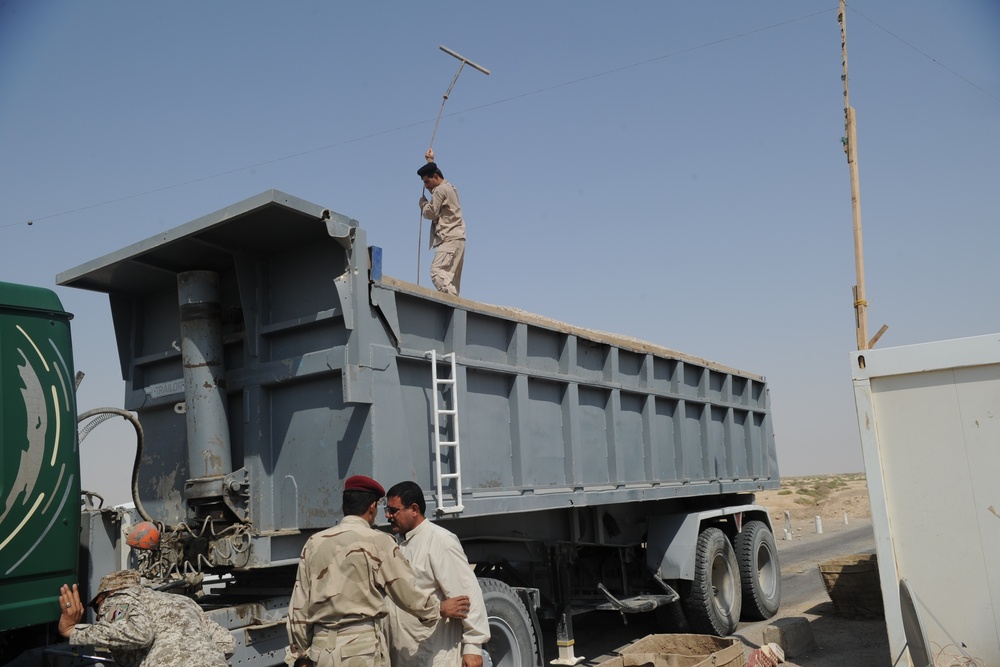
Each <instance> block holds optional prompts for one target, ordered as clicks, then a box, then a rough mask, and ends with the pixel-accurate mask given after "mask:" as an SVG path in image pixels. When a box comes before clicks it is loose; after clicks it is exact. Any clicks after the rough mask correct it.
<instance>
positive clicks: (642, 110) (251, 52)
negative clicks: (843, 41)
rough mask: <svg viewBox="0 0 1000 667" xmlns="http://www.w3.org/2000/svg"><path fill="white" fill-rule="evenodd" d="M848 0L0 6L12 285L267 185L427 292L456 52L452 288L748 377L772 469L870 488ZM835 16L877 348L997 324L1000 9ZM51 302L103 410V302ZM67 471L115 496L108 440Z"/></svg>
mask: <svg viewBox="0 0 1000 667" xmlns="http://www.w3.org/2000/svg"><path fill="white" fill-rule="evenodd" d="M836 8H837V3H836V2H835V1H834V0H825V1H822V2H820V1H814V0H795V1H773V2H746V1H745V0H739V1H736V0H718V1H715V2H694V1H690V2H677V1H666V0H658V1H655V2H654V1H636V2H619V3H608V2H591V1H580V2H568V1H564V2H521V1H519V0H514V1H511V2H505V3H484V2H439V3H432V4H427V3H403V2H385V3H374V2H332V1H331V2H316V1H308V0H299V1H296V2H277V1H273V2H255V1H241V2H235V1H229V0H218V1H214V2H190V1H186V0H177V1H172V2H107V1H102V0H93V1H89V2H80V1H72V2H71V1H42V2H39V1H28V0H0V182H2V183H3V192H4V195H3V197H2V198H0V267H2V271H0V279H2V280H6V281H12V282H23V283H31V284H36V285H42V286H48V287H54V286H55V276H56V274H57V273H59V272H61V271H64V270H66V269H69V268H72V267H75V266H77V265H79V264H82V263H84V262H87V261H89V260H91V259H94V258H96V257H99V256H102V255H104V254H106V253H108V252H111V251H114V250H116V249H118V248H121V247H124V246H126V245H129V244H132V243H134V242H137V241H140V240H142V239H145V238H147V237H150V236H153V235H155V234H157V233H159V232H162V231H165V230H167V229H170V228H172V227H175V226H177V225H180V224H183V223H185V222H188V221H189V220H192V219H195V218H197V217H200V216H202V215H204V214H207V213H210V212H213V211H215V210H218V209H220V208H223V207H224V206H226V205H228V204H231V203H234V202H236V201H240V200H242V199H244V198H247V197H250V196H252V195H254V194H257V193H259V192H262V191H264V190H267V189H269V188H278V189H280V190H283V191H286V192H288V193H290V194H293V195H296V196H298V197H301V198H303V199H306V200H308V201H311V202H314V203H317V204H321V205H323V206H326V207H329V208H331V209H333V210H335V211H338V212H340V213H343V214H345V215H348V216H350V217H352V218H355V219H357V220H359V221H360V223H361V225H362V226H363V227H365V228H366V229H367V231H368V240H369V242H370V243H372V244H375V245H379V246H381V247H383V248H384V265H385V271H386V273H388V274H390V275H394V276H396V277H399V278H403V279H406V280H411V281H413V280H415V279H416V266H417V251H418V250H417V249H418V247H419V248H424V247H425V246H426V240H424V241H420V242H418V239H417V230H418V224H419V218H418V212H417V208H416V200H417V199H418V198H419V196H420V193H421V187H420V182H419V180H418V179H417V177H416V175H415V173H414V172H415V170H416V169H417V167H419V166H420V164H422V154H423V152H424V150H425V149H426V148H427V145H428V143H429V141H430V137H431V133H432V130H433V126H434V118H435V116H436V115H437V113H438V109H439V108H440V105H441V97H442V95H443V93H444V91H445V90H446V89H447V87H448V84H449V83H450V82H451V80H452V77H453V76H454V75H455V72H456V70H457V69H458V64H459V63H458V61H456V60H454V59H453V58H451V57H449V56H447V55H446V54H444V53H442V52H441V51H439V50H438V45H440V44H444V45H446V46H448V47H449V48H451V49H453V50H455V51H458V52H459V53H462V54H464V55H465V56H466V57H468V58H470V59H472V60H474V61H476V62H478V63H480V64H482V65H483V66H485V67H487V68H489V69H491V70H492V74H491V75H490V76H489V77H487V76H484V75H483V74H481V73H479V72H477V71H475V70H472V69H469V68H466V69H465V70H464V71H463V72H462V74H461V76H460V77H459V80H458V82H457V84H456V86H455V89H454V91H453V93H452V96H451V98H450V99H449V101H448V103H447V105H446V107H445V116H444V117H443V118H442V120H441V124H440V127H439V129H438V133H437V138H436V140H435V144H434V148H435V149H436V151H437V154H438V162H439V164H440V165H441V167H442V169H443V170H444V173H445V176H446V177H447V178H448V179H449V180H451V181H452V182H453V183H455V184H456V185H457V187H458V189H459V191H460V193H461V196H462V203H463V208H464V210H465V214H466V220H467V224H468V228H469V245H468V252H467V260H466V269H465V276H464V279H463V296H466V297H468V298H471V299H476V300H480V301H485V302H488V303H493V304H499V305H505V306H512V307H517V308H521V309H524V310H528V311H531V312H536V313H540V314H543V315H546V316H550V317H554V318H557V319H560V320H563V321H566V322H570V323H572V324H576V325H580V326H586V327H592V328H596V329H601V330H605V331H614V332H618V333H622V334H626V335H630V336H634V337H637V338H642V339H645V340H649V341H652V342H654V343H657V344H660V345H664V346H667V347H670V348H673V349H676V350H680V351H682V352H685V353H688V354H692V355H697V356H701V357H706V358H709V359H712V360H714V361H717V362H719V363H722V364H726V365H729V366H734V367H736V368H740V369H744V370H747V371H751V372H755V373H760V374H762V375H765V376H766V377H767V378H768V380H769V383H770V387H771V399H772V407H773V415H774V425H775V431H776V438H777V444H778V450H779V462H780V464H781V467H782V473H783V474H784V475H802V474H813V473H826V472H849V471H859V470H862V468H863V466H862V460H861V452H860V445H859V439H858V430H857V422H856V416H855V411H854V400H853V392H852V386H851V376H850V367H849V359H848V353H849V352H850V350H852V349H853V348H854V347H855V334H854V315H853V307H852V297H851V286H852V285H853V284H854V282H855V277H854V255H853V240H852V221H851V207H850V186H849V179H848V167H847V162H846V159H845V156H844V153H843V151H842V148H841V143H840V139H841V137H842V136H843V134H844V131H843V97H842V83H841V79H840V75H841V59H840V31H839V26H838V23H837V11H836ZM847 21H848V37H849V48H850V75H851V80H850V82H851V101H852V104H853V106H854V107H855V109H856V110H857V115H858V124H859V129H858V136H859V142H858V143H859V154H860V160H859V164H860V171H861V201H862V213H863V221H864V230H865V253H866V265H867V266H866V268H867V288H868V299H869V303H870V309H869V314H870V330H871V332H872V333H874V332H875V331H876V330H877V329H878V327H879V326H880V325H881V324H882V323H886V324H888V325H889V327H890V328H889V331H888V333H887V334H886V335H885V336H884V338H883V339H882V341H881V342H880V343H879V345H880V346H893V345H904V344H909V343H917V342H924V341H930V340H938V339H944V338H958V337H964V336H971V335H977V334H984V333H992V332H1000V308H998V307H997V303H996V297H995V294H994V293H995V291H996V287H997V285H998V284H1000V261H998V259H997V248H1000V224H998V223H1000V220H998V217H1000V4H998V3H997V2H996V1H995V0H961V1H955V2H943V1H941V0H934V1H931V0H914V1H911V2H905V3H903V2H885V1H884V0H880V1H867V0H866V1H863V2H862V1H859V2H855V3H851V4H850V5H849V9H848V13H847ZM29 220H32V221H34V224H32V225H28V224H27V221H29ZM426 231H427V230H426V225H425V226H424V232H425V234H426ZM428 265H429V255H426V254H425V255H424V257H423V259H422V261H421V267H422V270H423V272H424V274H425V275H422V276H421V282H422V284H424V285H427V284H428V283H429V280H428V277H427V275H426V271H427V267H428ZM56 291H57V292H58V294H59V296H60V298H61V299H62V300H63V303H64V305H65V306H66V307H67V309H68V310H70V311H71V312H73V313H75V315H76V319H75V321H74V326H75V328H74V333H75V341H76V342H75V355H76V365H77V367H78V369H80V370H83V371H84V372H86V373H87V378H86V379H85V380H84V383H83V385H82V387H81V390H80V409H81V410H83V409H89V408H91V407H96V406H98V405H121V401H122V395H123V383H122V382H121V379H120V373H119V370H118V360H117V352H116V350H115V346H114V341H113V337H112V329H111V320H110V313H109V308H108V306H107V300H106V298H105V297H104V296H103V295H95V294H90V293H85V292H78V291H76V290H70V289H64V288H57V290H56ZM116 423H117V422H116ZM83 452H84V457H85V468H84V480H83V481H84V486H85V487H86V488H89V489H93V490H96V491H99V492H102V493H103V494H105V496H106V497H107V498H108V499H109V501H111V502H119V501H124V500H126V499H127V491H126V488H127V486H126V484H125V482H124V479H123V478H125V477H127V474H128V470H129V469H130V464H131V459H132V456H133V449H132V444H131V441H130V437H129V429H128V428H127V426H125V425H124V423H121V427H120V428H119V427H117V426H116V427H112V426H102V427H100V428H99V429H98V430H97V431H95V432H94V433H93V434H92V435H91V436H90V437H89V438H88V439H87V440H86V441H85V443H84V445H83ZM104 476H114V477H116V478H122V479H120V480H118V479H116V480H114V481H109V480H105V479H103V477H104Z"/></svg>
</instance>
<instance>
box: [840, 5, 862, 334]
mask: <svg viewBox="0 0 1000 667" xmlns="http://www.w3.org/2000/svg"><path fill="white" fill-rule="evenodd" d="M846 11H847V7H846V6H845V4H844V0H840V10H839V12H838V14H837V20H838V21H839V22H840V52H841V58H842V59H843V64H844V74H843V76H842V77H841V78H842V79H843V80H844V129H845V130H846V135H847V136H846V137H845V139H844V152H845V153H847V166H848V167H849V168H850V172H851V216H852V217H853V219H854V269H855V273H856V279H857V284H856V285H855V286H854V317H855V324H856V326H857V335H858V349H859V350H867V349H868V302H867V301H866V300H865V252H864V244H863V243H862V239H861V185H860V182H859V180H858V135H857V124H856V119H855V116H854V108H853V107H851V97H850V93H849V89H848V82H847V16H846Z"/></svg>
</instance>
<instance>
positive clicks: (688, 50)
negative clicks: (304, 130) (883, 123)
mask: <svg viewBox="0 0 1000 667" xmlns="http://www.w3.org/2000/svg"><path fill="white" fill-rule="evenodd" d="M831 11H834V10H833V9H825V10H821V11H818V12H814V13H812V14H807V15H805V16H800V17H798V18H793V19H789V20H787V21H781V22H780V23H774V24H771V25H769V26H765V27H763V28H756V29H754V30H748V31H746V32H741V33H739V34H736V35H731V36H729V37H724V38H722V39H717V40H714V41H711V42H706V43H704V44H699V45H698V46H692V47H689V48H686V49H681V50H679V51H674V52H672V53H667V54H665V55H662V56H657V57H655V58H650V59H648V60H642V61H639V62H635V63H632V64H629V65H622V66H621V67H616V68H614V69H609V70H606V71H604V72H598V73H596V74H590V75H588V76H584V77H580V78H579V79H573V80H571V81H565V82H563V83H558V84H555V85H552V86H547V87H545V88H539V89H538V90H533V91H530V92H527V93H521V94H520V95H513V96H511V97H507V98H504V99H500V100H496V101H494V102H488V103H486V104H481V105H479V106H476V107H471V108H468V109H462V110H459V111H455V112H452V113H449V114H445V117H451V116H458V115H460V114H464V113H470V112H472V111H478V110H480V109H485V108H487V107H491V106H496V105H498V104H506V103H508V102H512V101H515V100H520V99H524V98H526V97H532V96H534V95H541V94H542V93H547V92H549V91H552V90H557V89H559V88H565V87H566V86H572V85H576V84H578V83H583V82H585V81H590V80H592V79H597V78H600V77H604V76H610V75H612V74H617V73H619V72H623V71H625V70H629V69H634V68H636V67H642V66H643V65H648V64H650V63H654V62H657V61H660V60H665V59H667V58H674V57H676V56H679V55H683V54H686V53H691V52H693V51H698V50H701V49H706V48H709V47H712V46H717V45H719V44H724V43H726V42H731V41H733V40H736V39H741V38H743V37H746V36H748V35H753V34H756V33H760V32H765V31H767V30H773V29H775V28H780V27H782V26H786V25H789V24H791V23H795V22H798V21H803V20H806V19H810V18H813V17H815V16H819V15H820V14H825V13H828V12H831ZM429 122H430V120H421V121H417V122H414V123H409V124H407V125H400V126H399V127H394V128H392V129H388V130H382V131H379V132H373V133H371V134H366V135H364V136H361V137H355V138H354V139H348V140H346V141H340V142H337V143H333V144H327V145H325V146H319V147H317V148H311V149H309V150H306V151H301V152H299V153H293V154H291V155H285V156H282V157H277V158H274V159H271V160H265V161H263V162H257V163H255V164H250V165H246V166H243V167H236V168H233V169H228V170H226V171H221V172H217V173H214V174H209V175H207V176H201V177H199V178H192V179H190V180H187V181H181V182H179V183H173V184H171V185H164V186H163V187H159V188H153V189H151V190H144V191H142V192H136V193H134V194H130V195H125V196H122V197H116V198H114V199H108V200H105V201H101V202H96V203H94V204H87V205H86V206H79V207H77V208H72V209H68V210H66V211H60V212H58V213H50V214H48V215H43V216H38V217H35V218H32V219H31V220H26V221H22V222H11V223H7V224H4V225H0V229H4V228H7V227H15V226H18V225H33V224H34V223H36V222H39V221H41V220H50V219H52V218H58V217H61V216H64V215H70V214H71V213H79V212H80V211H86V210H89V209H93V208H99V207H101V206H107V205H109V204H116V203H118V202H122V201H128V200H129V199H136V198H137V197H145V196H146V195H151V194H155V193H157V192H163V191H165V190H172V189H174V188H180V187H183V186H185V185H191V184H193V183H201V182H203V181H209V180H212V179H215V178H221V177H223V176H228V175H230V174H235V173H238V172H241V171H247V170H248V169H256V168H257V167H263V166H266V165H270V164H275V163H277V162H284V161H285V160H292V159H295V158H299V157H302V156H304V155H310V154H312V153H318V152H320V151H326V150H330V149H331V148H338V147H340V146H345V145H347V144H352V143H356V142H359V141H365V140H367V139H372V138H374V137H380V136H384V135H387V134H392V133H395V132H400V131H402V130H406V129H409V128H411V127H416V126H418V125H424V124H426V123H429Z"/></svg>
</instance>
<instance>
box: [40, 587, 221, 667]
mask: <svg viewBox="0 0 1000 667" xmlns="http://www.w3.org/2000/svg"><path fill="white" fill-rule="evenodd" d="M59 604H60V605H61V606H62V616H61V617H60V618H59V634H61V635H62V636H63V637H66V638H67V639H69V643H70V644H77V645H81V644H82V645H86V646H95V647H100V648H106V649H109V650H110V651H111V655H112V657H113V658H114V659H115V662H117V663H118V664H120V665H122V666H123V667H181V666H183V667H227V662H226V655H228V654H232V653H233V651H234V649H235V642H234V641H233V636H232V635H231V634H230V633H229V631H228V630H226V629H225V628H223V627H222V626H220V625H219V624H217V623H215V622H213V621H212V620H210V619H209V618H208V616H207V615H206V614H205V612H204V611H202V609H201V607H199V606H198V604H197V603H196V602H195V601H194V600H192V599H191V598H188V597H184V596H183V595H175V594H173V593H163V592H160V591H154V590H153V589H151V588H147V587H145V586H141V585H140V578H139V573H138V572H136V571H135V570H120V571H118V572H112V573H111V574H109V575H107V576H106V577H104V578H103V579H101V585H100V588H99V589H98V591H97V595H96V596H94V599H93V600H91V602H90V606H92V607H94V608H95V609H96V610H97V622H96V623H93V624H87V623H80V619H81V618H82V617H83V611H84V608H83V603H82V602H80V593H79V590H78V588H77V586H76V584H73V587H72V588H70V587H69V586H66V585H63V587H62V589H61V590H60V594H59Z"/></svg>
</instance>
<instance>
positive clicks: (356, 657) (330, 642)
mask: <svg viewBox="0 0 1000 667" xmlns="http://www.w3.org/2000/svg"><path fill="white" fill-rule="evenodd" d="M309 657H310V658H312V660H313V662H314V663H315V665H316V667H389V647H388V646H387V645H386V640H385V634H383V632H382V627H381V623H380V621H368V622H365V623H358V624H357V625H352V626H350V627H347V628H341V629H339V630H319V631H317V632H316V634H315V635H314V636H313V643H312V646H311V647H310V649H309Z"/></svg>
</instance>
